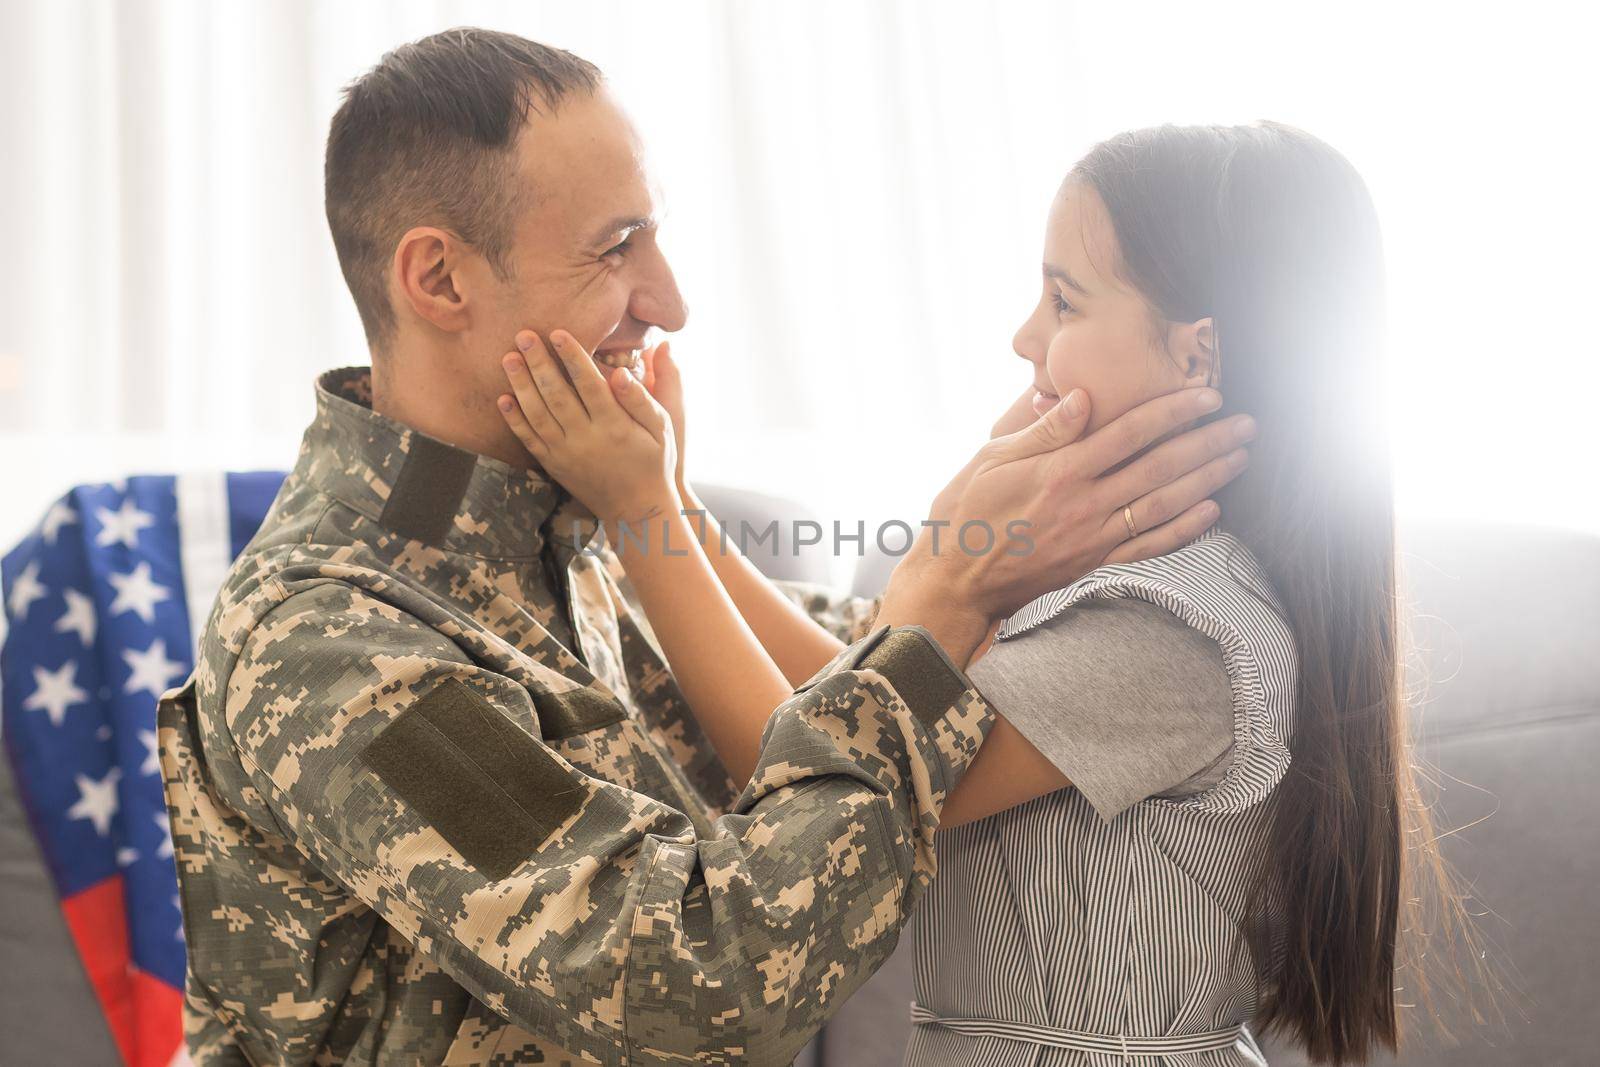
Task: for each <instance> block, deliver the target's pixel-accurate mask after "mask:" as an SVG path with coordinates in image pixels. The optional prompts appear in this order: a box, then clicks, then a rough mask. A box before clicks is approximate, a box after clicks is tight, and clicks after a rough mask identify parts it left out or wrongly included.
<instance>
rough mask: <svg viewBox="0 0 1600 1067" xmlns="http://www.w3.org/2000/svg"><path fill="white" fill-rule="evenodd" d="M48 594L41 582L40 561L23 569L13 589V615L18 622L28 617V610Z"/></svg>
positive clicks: (35, 561)
mask: <svg viewBox="0 0 1600 1067" xmlns="http://www.w3.org/2000/svg"><path fill="white" fill-rule="evenodd" d="M46 592H48V590H47V589H45V587H44V584H43V583H42V582H40V581H39V561H38V560H34V561H33V562H32V563H30V564H28V565H27V566H26V567H24V568H22V573H21V574H19V575H17V581H16V584H14V585H13V586H12V587H11V615H12V617H13V618H15V619H16V620H17V621H18V622H21V621H22V620H23V619H26V618H27V617H28V608H29V607H30V606H31V605H32V604H33V602H34V601H35V600H40V599H42V598H43V597H44V595H45V593H46Z"/></svg>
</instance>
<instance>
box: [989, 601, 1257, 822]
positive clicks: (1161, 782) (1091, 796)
mask: <svg viewBox="0 0 1600 1067" xmlns="http://www.w3.org/2000/svg"><path fill="white" fill-rule="evenodd" d="M967 674H968V677H970V678H971V679H972V683H973V685H974V686H976V687H977V689H978V690H979V691H980V692H982V693H983V695H984V696H986V697H988V698H989V702H990V703H991V704H992V705H993V706H994V709H995V711H996V712H998V713H999V714H1000V715H1002V716H1004V717H1005V718H1006V720H1007V721H1009V722H1010V723H1011V725H1013V726H1015V727H1016V728H1017V730H1018V731H1019V732H1021V734H1022V735H1023V736H1024V737H1026V738H1027V739H1028V741H1029V742H1030V743H1031V744H1032V745H1033V746H1034V747H1035V748H1037V749H1038V750H1039V751H1040V752H1041V753H1043V754H1044V756H1045V758H1046V759H1048V760H1049V761H1050V762H1051V763H1053V764H1055V766H1056V767H1057V768H1058V769H1060V771H1061V773H1062V774H1064V775H1066V776H1067V778H1068V779H1069V780H1070V781H1071V782H1072V784H1073V785H1074V786H1075V787H1077V789H1078V791H1079V792H1081V793H1082V794H1083V795H1084V797H1085V798H1086V799H1088V801H1089V803H1090V804H1092V805H1094V809H1095V811H1097V812H1099V814H1100V816H1101V817H1102V818H1104V819H1107V820H1110V819H1113V818H1115V817H1116V816H1117V815H1119V814H1120V813H1121V812H1123V811H1124V810H1126V809H1127V808H1129V807H1131V806H1132V805H1134V804H1137V803H1138V802H1140V801H1141V800H1145V799H1147V798H1149V797H1153V796H1188V795H1192V794H1194V793H1198V792H1201V791H1203V790H1205V789H1208V788H1210V787H1211V786H1214V785H1216V784H1217V783H1218V782H1220V781H1221V780H1222V777H1223V775H1224V774H1225V773H1226V772H1227V768H1228V763H1229V761H1230V760H1231V758H1232V752H1233V691H1232V686H1231V685H1230V683H1229V680H1228V673H1227V670H1226V668H1224V667H1223V664H1222V651H1221V649H1219V648H1218V647H1217V643H1216V642H1215V641H1213V640H1211V639H1210V638H1209V637H1206V636H1205V635H1204V634H1202V633H1200V632H1199V631H1197V630H1195V629H1193V628H1191V627H1190V626H1188V625H1187V624H1185V623H1184V622H1183V621H1182V620H1180V619H1179V618H1178V617H1177V616H1175V615H1173V614H1172V613H1171V612H1169V611H1167V610H1166V609H1165V608H1162V607H1160V606H1158V605H1155V604H1151V603H1149V602H1147V601H1144V600H1137V599H1133V598H1128V599H1115V600H1111V599H1108V600H1091V601H1086V602H1084V603H1081V604H1078V605H1076V606H1074V607H1072V608H1069V609H1068V610H1066V611H1064V612H1062V613H1061V614H1060V615H1057V616H1056V617H1055V618H1054V619H1051V620H1050V621H1049V622H1047V623H1044V624H1043V625H1041V626H1038V627H1035V628H1034V629H1032V630H1029V631H1027V632H1026V633H1024V634H1021V635H1020V636H1017V637H1014V638H1011V639H1010V640H1006V641H997V642H995V644H994V646H993V647H992V648H990V650H989V652H988V653H987V654H986V655H985V656H983V657H982V658H981V659H979V660H978V662H977V663H975V664H974V665H973V666H972V668H971V669H970V670H969V671H968V672H967Z"/></svg>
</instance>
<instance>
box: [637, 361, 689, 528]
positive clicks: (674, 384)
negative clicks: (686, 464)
mask: <svg viewBox="0 0 1600 1067" xmlns="http://www.w3.org/2000/svg"><path fill="white" fill-rule="evenodd" d="M644 387H645V389H646V390H647V391H648V392H649V393H650V395H651V396H653V397H655V399H656V403H658V404H660V405H661V407H662V408H663V409H665V410H666V413H667V415H668V417H669V418H671V419H672V439H673V442H674V443H675V444H676V445H677V446H678V469H677V472H676V474H675V478H676V480H677V484H678V493H679V495H680V496H682V497H683V498H684V499H685V500H687V499H688V498H689V483H688V481H687V479H685V478H684V475H683V455H684V447H683V440H684V436H683V435H684V417H683V377H682V375H680V374H679V373H678V365H677V364H676V363H675V362H673V359H672V344H671V342H669V341H662V342H661V343H660V344H658V345H656V346H655V347H654V348H647V349H645V351H644Z"/></svg>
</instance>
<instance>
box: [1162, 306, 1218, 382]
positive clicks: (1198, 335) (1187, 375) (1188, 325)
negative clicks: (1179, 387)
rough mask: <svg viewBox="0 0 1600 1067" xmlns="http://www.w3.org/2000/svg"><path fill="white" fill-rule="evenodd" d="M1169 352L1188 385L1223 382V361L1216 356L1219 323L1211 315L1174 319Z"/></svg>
mask: <svg viewBox="0 0 1600 1067" xmlns="http://www.w3.org/2000/svg"><path fill="white" fill-rule="evenodd" d="M1167 352H1168V354H1170V355H1171V356H1172V361H1173V362H1174V363H1176V364H1177V365H1178V370H1179V371H1181V372H1182V374H1183V381H1184V384H1185V385H1190V386H1193V385H1210V386H1218V385H1220V384H1221V383H1220V381H1219V380H1218V379H1220V378H1221V376H1222V361H1221V360H1220V359H1218V358H1217V334H1216V326H1215V324H1214V323H1213V322H1212V321H1211V319H1210V318H1204V319H1199V320H1197V321H1195V322H1175V323H1173V324H1172V325H1171V326H1170V327H1168V329H1167Z"/></svg>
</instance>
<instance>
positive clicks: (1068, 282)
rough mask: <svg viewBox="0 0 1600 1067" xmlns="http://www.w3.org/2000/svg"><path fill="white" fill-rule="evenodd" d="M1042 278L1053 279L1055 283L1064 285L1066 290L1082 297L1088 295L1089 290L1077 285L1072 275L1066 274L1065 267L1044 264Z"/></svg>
mask: <svg viewBox="0 0 1600 1067" xmlns="http://www.w3.org/2000/svg"><path fill="white" fill-rule="evenodd" d="M1044 276H1045V277H1046V278H1054V279H1055V280H1056V281H1058V282H1060V283H1061V284H1062V285H1065V286H1066V287H1067V288H1068V289H1071V290H1072V291H1073V292H1075V293H1081V294H1083V295H1084V296H1088V295H1089V290H1087V289H1085V288H1084V287H1083V286H1081V285H1079V284H1078V282H1077V280H1076V279H1074V278H1073V277H1072V275H1070V274H1068V273H1067V269H1066V268H1065V267H1058V266H1056V265H1055V264H1054V263H1046V264H1045V265H1044Z"/></svg>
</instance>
